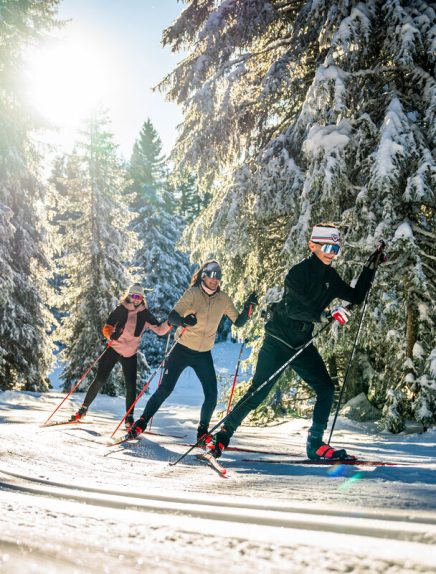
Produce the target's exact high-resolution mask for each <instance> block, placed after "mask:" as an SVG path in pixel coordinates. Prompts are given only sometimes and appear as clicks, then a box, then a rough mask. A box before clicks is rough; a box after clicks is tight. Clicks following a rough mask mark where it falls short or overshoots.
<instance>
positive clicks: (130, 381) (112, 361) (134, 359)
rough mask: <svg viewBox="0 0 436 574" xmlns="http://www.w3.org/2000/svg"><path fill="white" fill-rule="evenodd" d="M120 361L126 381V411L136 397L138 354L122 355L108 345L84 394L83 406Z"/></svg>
mask: <svg viewBox="0 0 436 574" xmlns="http://www.w3.org/2000/svg"><path fill="white" fill-rule="evenodd" d="M118 362H120V363H121V367H122V369H123V374H124V382H125V383H126V411H128V410H129V409H130V407H131V405H132V403H133V402H134V401H135V399H136V374H137V369H138V356H137V354H136V353H135V354H134V355H132V356H131V357H123V356H122V355H120V354H119V353H117V352H116V351H114V349H112V347H109V348H108V349H107V350H106V352H105V353H104V355H103V356H102V358H101V359H100V361H99V363H98V368H97V374H96V376H95V379H94V380H93V381H92V383H91V385H90V387H89V389H88V391H87V393H86V396H85V400H84V401H83V405H84V406H85V407H87V408H88V407H89V405H90V404H91V403H92V401H93V400H94V399H95V397H96V396H97V393H98V392H99V390H100V389H101V387H102V386H103V385H104V384H105V382H106V381H107V380H108V378H109V375H110V374H111V371H112V369H113V368H114V367H115V365H116V364H117V363H118ZM130 414H132V415H133V411H132V413H130Z"/></svg>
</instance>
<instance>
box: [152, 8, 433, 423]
mask: <svg viewBox="0 0 436 574" xmlns="http://www.w3.org/2000/svg"><path fill="white" fill-rule="evenodd" d="M435 24H436V16H435V8H434V4H432V3H431V2H428V1H425V0H410V1H408V2H402V1H401V0H368V1H366V2H359V1H357V0H328V1H327V0H319V1H316V2H314V1H312V0H310V1H309V0H307V1H306V0H299V1H296V2H287V1H282V0H269V1H268V0H253V1H235V0H225V1H221V2H216V1H215V0H202V1H191V2H187V7H186V9H185V10H184V12H183V13H182V14H181V16H180V17H179V19H178V20H177V21H176V22H175V23H174V24H173V25H172V26H171V27H170V28H168V29H167V30H166V31H165V33H164V43H165V44H169V45H171V47H172V48H173V50H178V49H179V48H182V49H184V50H188V51H189V54H188V56H187V57H186V58H185V59H184V60H183V61H182V62H181V63H180V64H179V65H178V66H177V67H176V69H175V70H174V71H173V72H172V73H171V74H170V75H169V76H168V77H167V78H165V79H164V81H163V82H162V84H161V88H162V89H164V90H166V91H167V93H168V96H169V98H170V99H172V100H174V101H176V102H178V103H180V104H182V105H183V106H184V114H185V117H184V122H183V124H182V129H181V133H180V137H179V139H178V143H177V145H176V148H175V153H174V159H175V162H176V166H177V168H178V169H180V170H188V171H189V170H193V171H195V173H196V174H197V177H198V181H199V185H200V187H201V189H202V191H203V192H204V191H210V192H211V193H212V194H213V199H212V201H211V203H210V204H209V206H208V207H207V209H206V210H205V211H204V212H203V214H202V216H201V217H200V218H199V219H198V220H197V221H196V222H195V223H194V224H192V225H191V226H190V228H189V234H188V239H189V241H190V245H191V247H192V249H193V256H194V257H198V256H201V255H202V254H205V253H207V252H208V251H210V250H211V248H212V246H213V249H214V251H215V252H216V253H217V254H218V256H219V257H220V258H221V259H222V260H223V261H224V262H225V266H226V269H232V270H233V272H232V275H231V278H230V279H231V281H230V284H231V287H232V288H233V289H234V293H235V294H236V295H237V296H239V297H241V298H242V296H243V294H246V293H247V291H248V290H249V289H250V288H251V285H247V277H249V278H251V280H252V284H254V285H255V286H256V287H257V289H258V290H259V291H260V292H261V294H262V295H264V296H265V300H267V299H269V298H271V297H274V296H277V294H278V291H277V290H278V289H279V286H280V284H281V283H282V280H283V277H284V274H285V272H286V270H287V269H288V268H289V267H290V265H292V264H294V263H296V262H297V261H298V260H299V259H300V258H302V257H303V256H304V255H305V254H306V253H307V251H306V241H307V237H308V233H309V230H310V227H311V226H312V225H313V224H314V223H317V222H319V221H326V220H330V221H334V222H336V223H337V224H338V225H339V226H340V227H341V229H342V232H343V242H344V247H345V249H344V254H343V256H342V257H341V259H340V260H338V262H337V266H338V267H339V271H340V272H341V273H342V275H345V277H346V278H348V279H349V280H351V279H352V277H353V276H356V275H357V273H358V272H359V270H360V267H361V264H362V263H363V261H364V260H365V258H366V257H367V255H368V254H369V253H370V252H371V251H372V250H373V249H374V246H375V243H376V241H377V240H378V239H379V238H381V237H383V238H384V239H385V240H387V242H388V244H389V248H390V262H389V263H388V264H387V265H386V266H385V267H384V268H383V269H382V270H380V271H379V274H378V277H377V282H376V286H375V289H374V290H373V295H372V299H371V302H370V313H369V314H368V316H367V319H366V322H365V330H364V333H363V336H362V339H361V341H360V349H359V355H360V357H361V358H362V364H365V366H366V368H365V369H361V376H363V377H365V383H366V385H367V388H368V392H369V396H370V397H371V398H373V399H374V401H375V402H376V403H377V405H378V406H384V407H385V414H386V423H387V427H388V428H389V429H391V430H393V431H397V430H401V428H402V426H403V425H404V420H405V419H406V418H408V417H414V418H415V419H416V420H419V421H422V423H423V424H424V426H427V425H429V424H430V423H432V422H434V421H435V417H436V409H435V391H436V382H435V361H434V353H435V351H434V350H432V349H433V347H434V319H435V308H434V305H432V303H431V302H432V300H433V301H434V299H435V294H436V293H435V290H436V288H435V284H436V281H435V279H436V277H435V271H434V269H435V267H434V261H435V257H436V250H435V247H434V246H435V242H434V239H435V233H434V221H435V179H436V175H435V169H436V168H435V161H434V156H433V151H434V149H435V131H436V128H435V126H436V122H435V117H434V116H435V109H436V84H435V79H434V71H435V69H434V65H435V51H434V42H435V32H434V31H435V29H436V28H435ZM241 270H242V271H243V272H242V273H241ZM356 315H357V312H356ZM356 322H357V320H355V323H356ZM254 330H256V327H254ZM257 331H258V332H259V331H260V329H259V327H257ZM353 331H354V329H353V328H351V329H349V330H346V331H344V332H342V334H341V336H340V337H339V338H338V340H337V344H336V345H335V348H334V351H332V345H331V344H327V345H326V344H325V343H324V342H323V341H320V342H319V346H320V347H321V349H322V350H323V351H324V355H325V356H327V358H329V360H332V361H333V364H334V363H335V362H336V358H338V359H339V360H338V364H340V363H343V362H344V357H346V356H347V353H348V351H349V349H350V343H351V340H352V335H353ZM432 357H433V358H432ZM339 371H340V369H339Z"/></svg>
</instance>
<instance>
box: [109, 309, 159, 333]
mask: <svg viewBox="0 0 436 574" xmlns="http://www.w3.org/2000/svg"><path fill="white" fill-rule="evenodd" d="M127 316H128V310H127V309H126V307H124V306H123V305H118V307H116V309H114V310H113V311H112V313H111V314H110V315H109V317H108V320H107V321H106V324H107V325H112V326H113V327H115V330H116V331H118V332H121V331H122V330H123V329H124V326H125V324H126V321H127ZM145 323H150V325H160V323H159V321H158V320H157V319H156V317H155V316H154V315H153V313H151V312H150V311H149V310H148V309H147V308H146V307H144V309H142V310H141V311H139V313H138V314H137V316H136V327H135V333H134V336H135V337H139V336H140V334H141V333H142V331H143V329H144V325H145Z"/></svg>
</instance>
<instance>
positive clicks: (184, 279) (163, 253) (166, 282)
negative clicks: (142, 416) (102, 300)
mask: <svg viewBox="0 0 436 574" xmlns="http://www.w3.org/2000/svg"><path fill="white" fill-rule="evenodd" d="M129 175H130V178H131V182H132V183H131V185H130V187H129V193H130V196H131V205H130V206H131V211H132V213H133V214H134V220H133V222H132V229H133V231H134V232H135V233H136V235H137V237H138V239H139V242H140V247H139V249H138V250H137V252H136V255H135V257H134V260H133V263H134V265H135V267H137V268H138V270H139V271H140V273H141V277H143V279H142V283H143V284H144V286H145V287H146V288H148V289H152V290H153V291H152V292H151V293H150V294H149V295H148V297H147V300H148V304H149V307H150V310H151V311H152V313H154V314H155V315H156V316H157V318H159V319H161V320H164V319H166V317H167V316H168V313H169V311H170V310H171V308H172V307H173V305H174V303H175V302H176V301H177V299H178V298H179V297H180V296H181V294H182V293H183V291H184V290H185V289H186V288H187V286H188V283H189V276H190V269H189V262H188V259H187V256H186V255H185V254H184V253H182V252H181V251H179V249H177V247H176V245H177V242H178V240H179V238H180V234H181V230H182V220H181V218H180V216H179V215H177V213H176V212H177V206H176V205H175V197H174V195H172V194H171V193H170V191H171V187H170V185H169V183H168V174H167V168H166V165H165V161H164V158H163V156H162V144H161V140H160V138H159V135H158V134H157V132H156V130H155V128H154V127H153V125H152V123H151V121H150V120H147V121H146V122H145V123H144V125H143V127H142V130H141V132H140V135H139V137H138V139H137V141H136V142H135V145H134V147H133V152H132V157H131V160H130V167H129ZM165 343H166V339H165V338H157V337H156V335H155V334H154V333H151V332H147V331H146V332H145V333H144V335H143V338H142V343H141V350H142V351H143V353H144V354H145V356H146V357H147V361H148V362H149V364H150V365H156V364H159V362H160V361H161V359H162V355H163V351H164V347H165ZM141 375H142V377H145V376H146V373H144V372H143V371H141Z"/></svg>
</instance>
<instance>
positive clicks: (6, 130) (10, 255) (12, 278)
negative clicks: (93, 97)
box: [0, 0, 58, 391]
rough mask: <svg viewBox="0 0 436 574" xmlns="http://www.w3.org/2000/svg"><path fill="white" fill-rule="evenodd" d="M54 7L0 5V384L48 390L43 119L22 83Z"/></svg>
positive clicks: (43, 3)
mask: <svg viewBox="0 0 436 574" xmlns="http://www.w3.org/2000/svg"><path fill="white" fill-rule="evenodd" d="M57 4H58V2H57V1H50V0H47V1H38V2H36V1H28V2H24V3H23V2H2V3H1V4H0V42H1V46H2V48H1V50H0V85H1V90H0V235H1V240H2V241H1V247H0V260H1V262H0V290H1V298H0V341H1V342H0V389H16V390H21V389H25V390H32V391H36V390H47V389H48V388H49V382H48V378H47V375H48V371H49V369H50V367H51V345H50V341H49V338H48V335H47V331H49V329H50V323H51V318H50V315H49V313H48V311H47V308H46V295H47V293H46V289H45V285H46V276H47V268H48V261H47V257H46V250H45V243H44V242H45V236H44V227H45V222H44V216H43V211H42V209H41V206H42V205H43V203H44V195H45V189H44V187H43V185H42V183H41V177H40V174H39V168H40V158H39V156H38V154H37V150H36V146H35V144H34V143H33V140H32V131H34V130H35V129H36V128H37V127H38V123H37V120H36V118H35V115H34V114H33V113H32V110H31V108H30V105H29V102H27V101H26V100H25V97H24V94H23V92H22V90H21V85H20V80H21V74H22V70H23V64H22V55H23V51H24V49H25V48H27V47H29V46H35V45H37V44H38V42H40V40H41V38H42V36H44V35H45V34H46V33H47V32H48V31H49V30H50V29H51V28H52V27H53V26H55V25H56V21H55V12H56V6H57Z"/></svg>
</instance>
